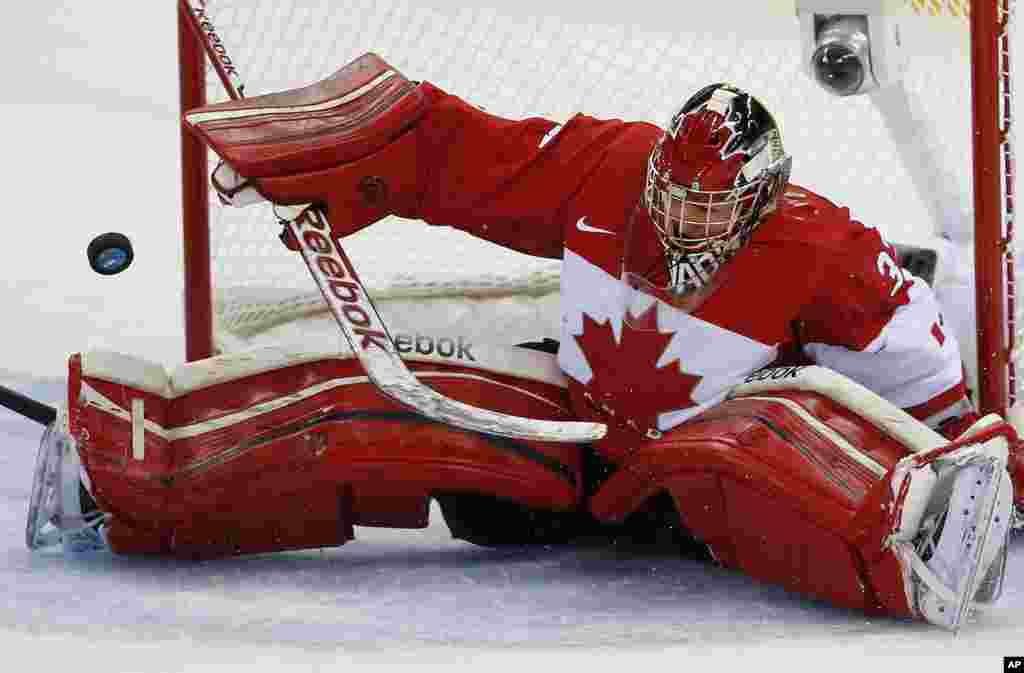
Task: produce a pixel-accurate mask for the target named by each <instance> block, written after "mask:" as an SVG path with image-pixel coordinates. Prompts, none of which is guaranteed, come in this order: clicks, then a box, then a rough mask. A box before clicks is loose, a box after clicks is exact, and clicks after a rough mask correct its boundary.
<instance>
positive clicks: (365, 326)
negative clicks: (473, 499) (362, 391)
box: [279, 206, 605, 442]
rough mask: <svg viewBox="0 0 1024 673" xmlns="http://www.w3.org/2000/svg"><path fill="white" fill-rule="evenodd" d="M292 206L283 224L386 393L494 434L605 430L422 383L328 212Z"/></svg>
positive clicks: (574, 438) (588, 436) (588, 434)
mask: <svg viewBox="0 0 1024 673" xmlns="http://www.w3.org/2000/svg"><path fill="white" fill-rule="evenodd" d="M291 208H295V210H294V211H292V212H293V213H297V214H295V216H294V217H290V218H287V219H282V224H283V225H284V226H285V227H287V229H288V231H289V232H290V233H291V235H292V236H293V237H294V240H296V241H298V242H299V249H300V250H301V251H302V258H303V259H304V260H305V262H306V266H307V267H308V268H309V272H310V274H311V275H312V276H313V280H315V281H316V284H317V287H319V288H320V292H321V294H323V297H324V301H326V302H327V306H328V307H329V308H330V310H331V313H332V314H333V315H334V319H335V320H336V321H337V323H338V326H339V327H341V331H342V333H343V334H344V335H345V339H346V340H347V341H348V343H349V346H350V347H351V348H352V352H353V353H355V354H356V355H357V356H358V357H359V360H360V362H362V364H363V367H364V368H365V369H366V374H367V376H369V377H370V380H371V381H373V383H374V384H375V385H376V386H377V388H378V389H379V390H380V391H381V392H382V393H384V394H385V395H387V396H388V397H390V398H391V399H393V400H395V401H396V402H399V403H401V404H403V405H405V406H407V407H410V408H412V409H413V410H415V411H417V412H419V413H420V414H422V415H423V416H426V417H427V418H430V419H433V420H436V421H440V422H442V423H446V424H448V425H452V426H455V427H459V428H464V429H467V430H474V431H477V432H485V433H488V434H492V435H501V436H503V437H518V438H522V439H536V440H541V441H547V442H590V441H594V440H597V439H600V438H601V437H602V436H604V433H605V426H604V425H602V424H599V423H582V422H563V421H544V420H539V419H533V418H523V417H520V416H510V415H508V414H502V413H498V412H495V411H489V410H487V409H481V408H479V407H474V406H471V405H468V404H465V403H463V402H458V401H456V400H453V399H451V398H448V397H445V396H444V395H442V394H440V393H439V392H437V391H436V390H434V389H433V388H430V387H429V386H426V385H424V384H423V383H421V382H420V381H419V379H417V378H416V376H415V375H414V374H413V373H412V372H411V371H409V368H408V367H406V366H405V362H404V361H403V360H402V358H401V356H399V354H398V349H397V348H396V347H395V343H394V341H393V340H392V339H391V335H390V334H388V331H387V327H386V326H385V325H384V321H383V320H382V319H381V317H380V314H379V313H377V309H376V307H374V305H373V302H372V301H371V300H370V296H369V295H368V294H367V292H366V288H365V287H364V286H363V284H362V282H361V281H360V280H359V276H358V274H357V273H356V270H355V267H354V266H353V265H352V261H351V260H350V259H349V258H348V255H346V254H345V251H344V250H343V249H342V247H341V246H340V245H339V244H338V242H337V239H335V238H334V237H333V236H331V234H330V232H331V228H330V224H329V223H328V222H327V220H326V218H325V217H324V214H323V213H322V212H321V211H320V210H318V209H317V208H315V207H313V206H306V207H289V210H290V209H291ZM282 210H284V209H283V208H281V209H279V212H280V211H282Z"/></svg>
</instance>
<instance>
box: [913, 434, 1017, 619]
mask: <svg viewBox="0 0 1024 673" xmlns="http://www.w3.org/2000/svg"><path fill="white" fill-rule="evenodd" d="M992 453H995V454H996V455H992ZM998 453H999V452H998V451H992V452H990V451H978V450H977V447H968V448H967V449H965V450H963V452H958V454H960V456H959V458H956V456H957V454H953V456H952V457H951V458H952V459H951V460H948V461H943V462H942V463H940V464H939V465H938V469H937V472H938V480H937V482H936V485H935V490H934V491H933V493H935V494H943V493H949V497H948V500H947V501H946V503H945V507H944V508H940V509H939V511H935V512H926V514H925V518H924V521H923V523H922V526H921V532H920V534H919V536H918V538H917V543H916V551H917V558H916V559H914V561H913V562H912V564H911V565H912V567H913V575H914V576H913V581H914V586H915V591H916V599H917V608H918V610H919V611H920V613H921V616H922V617H924V618H925V619H926V620H928V621H929V622H931V623H933V624H936V625H937V626H941V627H944V628H947V629H950V630H952V631H954V632H955V631H958V630H959V629H960V627H961V625H962V624H963V621H964V619H965V618H966V616H967V614H968V613H969V612H971V611H972V608H975V607H983V606H986V605H990V604H992V603H994V602H995V601H996V600H997V599H998V598H999V596H1000V594H1001V592H1002V587H1003V579H1004V577H1005V574H1006V555H1007V546H1008V543H1009V534H1010V523H1011V516H1012V496H1013V488H1012V485H1011V483H1010V478H1009V475H1008V474H1007V471H1006V459H1005V453H1004V455H1002V456H1000V455H998ZM941 499H942V498H941V495H940V497H939V498H934V499H933V502H935V500H940V501H941Z"/></svg>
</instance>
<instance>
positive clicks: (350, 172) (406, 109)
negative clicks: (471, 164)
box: [184, 53, 426, 236]
mask: <svg viewBox="0 0 1024 673" xmlns="http://www.w3.org/2000/svg"><path fill="white" fill-rule="evenodd" d="M425 112H426V100H425V97H424V96H423V93H422V91H421V89H420V88H419V87H417V86H416V85H415V84H414V83H413V82H410V81H409V80H408V79H406V78H405V77H404V76H403V75H402V74H401V73H400V72H398V70H396V69H395V68H393V67H391V66H390V65H388V64H387V63H386V62H385V61H384V60H383V59H382V58H381V57H380V56H378V55H376V54H372V53H370V54H365V55H363V56H361V57H359V58H358V59H356V60H355V61H353V62H352V63H350V64H348V65H346V66H345V67H343V68H342V69H341V70H339V71H337V72H336V73H334V74H333V75H331V76H330V77H328V78H327V79H324V80H322V81H320V82H317V83H315V84H312V85H310V86H306V87H303V88H300V89H293V90H290V91H284V92H279V93H272V94H268V95H263V96H255V97H252V98H246V99H242V100H238V101H230V102H226V103H218V104H215V105H209V106H205V107H202V108H197V109H195V110H190V111H189V112H187V113H186V114H185V116H184V124H185V126H186V128H188V129H189V130H191V131H192V132H193V133H195V134H196V135H197V137H199V138H200V139H201V140H202V141H203V142H204V143H206V144H207V145H208V146H209V147H210V148H211V149H213V151H214V152H216V153H217V154H218V155H219V156H220V157H221V158H222V159H224V160H225V161H226V162H227V163H228V164H229V165H231V167H232V168H234V169H235V171H237V172H238V173H239V174H240V175H242V176H243V177H245V178H247V179H249V180H250V181H252V182H253V184H254V186H255V187H256V188H257V189H258V190H259V192H260V193H261V194H262V195H263V196H264V198H266V199H268V200H269V201H272V202H274V203H278V204H286V205H296V204H306V203H318V204H327V206H328V211H329V214H330V215H331V220H332V224H333V225H334V226H335V227H336V231H335V233H336V234H337V235H339V236H340V235H345V234H347V233H352V232H354V231H356V230H358V229H360V228H362V227H364V226H367V225H369V224H372V223H373V222H375V221H377V220H379V219H381V218H382V217H384V216H386V215H389V214H397V215H403V216H406V217H412V216H414V212H413V211H414V210H415V208H416V204H415V194H416V193H417V192H416V189H415V183H416V179H417V166H416V161H415V151H414V150H415V143H413V142H412V141H413V138H412V136H411V135H410V134H407V133H406V131H408V129H410V128H411V127H412V126H414V125H415V124H416V122H417V121H419V119H420V118H421V117H422V116H423V114H424V113H425ZM402 138H404V142H398V141H399V139H402Z"/></svg>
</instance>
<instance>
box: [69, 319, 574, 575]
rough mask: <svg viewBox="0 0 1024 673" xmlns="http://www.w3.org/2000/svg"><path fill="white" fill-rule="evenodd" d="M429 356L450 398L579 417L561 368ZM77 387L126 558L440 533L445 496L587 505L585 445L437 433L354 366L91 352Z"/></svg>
mask: <svg viewBox="0 0 1024 673" xmlns="http://www.w3.org/2000/svg"><path fill="white" fill-rule="evenodd" d="M411 338H417V339H419V340H420V341H423V340H424V339H427V337H411ZM432 345H433V348H431V349H429V350H430V352H431V354H429V355H416V356H414V357H410V362H409V364H410V367H411V368H412V370H413V371H414V372H415V374H416V375H417V376H418V377H420V378H421V379H422V380H424V381H426V382H427V383H428V384H429V385H431V386H432V387H435V388H437V389H438V390H440V391H441V392H442V393H443V394H445V395H448V396H450V397H453V398H455V399H458V400H460V401H463V402H466V403H469V404H474V405H478V406H484V407H488V406H493V408H496V409H500V410H502V411H506V412H510V413H516V414H520V415H524V416H531V417H536V418H544V419H551V420H557V419H566V418H568V411H567V408H566V399H565V382H564V379H562V377H561V374H560V373H559V372H558V370H557V365H556V364H555V361H554V358H553V356H550V355H548V354H546V353H540V352H536V351H529V350H526V349H515V348H507V349H503V348H492V349H488V348H486V347H484V346H481V345H473V344H469V343H468V342H466V341H465V340H460V339H459V338H458V337H451V338H448V337H441V338H435V339H433V344H432ZM423 350H427V349H426V348H424V349H423ZM513 372H519V374H518V375H517V374H514V373H513ZM69 382H70V385H69V416H70V425H71V431H72V433H73V436H75V437H76V438H77V440H78V445H79V451H80V454H81V458H82V463H83V466H84V468H85V470H86V472H87V474H88V477H89V480H90V483H91V488H92V492H93V495H94V498H95V499H96V501H97V503H98V504H99V506H100V508H101V509H102V510H104V511H106V512H109V513H110V514H111V515H112V519H111V522H110V526H109V528H108V539H109V541H110V544H111V547H112V548H113V550H114V551H115V552H118V553H136V554H138V553H145V554H173V555H177V556H183V557H212V556H223V555H229V554H242V553H253V552H266V551H276V550H282V549H300V548H312V547H328V546H336V545H341V544H344V543H345V542H346V541H348V540H350V539H352V538H353V526H356V525H364V526H389V527H399V528H422V527H424V526H426V525H427V523H428V521H427V516H428V503H429V498H430V496H431V495H432V494H435V493H442V492H443V493H459V492H464V493H481V494H485V495H492V496H496V497H499V498H504V499H508V500H512V501H514V502H518V503H521V504H523V505H526V506H528V507H534V508H542V509H547V510H558V511H569V510H574V509H576V508H577V506H578V504H579V502H580V498H581V494H582V486H583V485H582V483H581V477H580V457H579V453H578V452H579V449H578V447H575V446H570V445H563V444H548V443H543V444H542V443H529V442H521V441H516V440H509V439H504V438H497V437H493V436H488V435H482V434H478V433H471V432H466V431H463V430H459V429H455V428H451V427H448V426H445V425H441V424H439V423H436V422H433V421H430V420H428V419H426V418H424V417H422V416H419V415H416V414H414V413H412V412H409V411H407V410H405V409H404V408H402V407H399V406H398V405H396V404H395V403H393V402H391V401H390V400H388V399H386V398H384V397H383V396H382V395H381V394H380V393H379V392H378V391H377V390H376V388H375V387H374V386H373V384H372V383H370V382H369V380H368V379H367V377H366V376H365V374H364V373H363V371H362V369H361V367H360V366H359V364H358V361H357V360H355V359H354V358H353V357H351V356H349V355H348V354H347V353H346V354H342V355H339V354H336V353H310V352H303V351H301V350H295V351H289V350H287V349H284V348H279V347H272V348H262V349H257V350H254V351H247V352H243V353H240V354H235V355H229V356H219V357H215V358H210V359H208V360H203V361H200V362H196V363H191V364H187V365H183V366H181V367H179V368H178V369H176V370H175V371H174V372H172V373H170V374H168V373H167V372H166V371H165V370H164V369H163V368H162V367H160V366H158V365H153V364H151V363H147V362H144V361H141V360H139V359H136V358H132V357H129V356H124V355H119V354H116V353H109V352H102V351H94V352H90V353H86V354H82V355H76V356H74V357H73V358H72V359H71V376H70V379H69Z"/></svg>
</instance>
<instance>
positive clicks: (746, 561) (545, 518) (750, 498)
mask: <svg viewBox="0 0 1024 673" xmlns="http://www.w3.org/2000/svg"><path fill="white" fill-rule="evenodd" d="M473 352H474V355H475V361H474V362H472V363H470V362H467V361H455V360H454V359H453V358H450V357H449V358H446V357H444V356H439V355H437V354H436V352H435V354H434V355H431V356H422V355H412V356H411V357H410V362H411V365H412V367H413V369H414V371H416V373H417V376H419V377H421V378H424V379H430V380H432V383H433V384H435V385H438V386H439V387H441V388H443V389H444V390H445V392H446V393H447V394H450V395H452V396H454V397H456V398H459V399H465V400H467V401H473V402H476V403H480V402H481V401H483V400H484V399H486V400H487V401H488V402H489V403H491V404H495V405H500V406H501V407H502V408H503V409H507V410H512V411H515V412H529V413H532V414H543V415H546V417H548V418H551V419H558V418H565V417H566V416H565V414H566V413H567V412H566V411H565V409H566V408H567V399H566V392H565V387H564V385H565V383H564V380H563V379H561V374H560V373H559V372H558V370H557V366H556V363H555V361H554V358H553V356H551V355H550V354H547V353H541V352H537V351H533V350H527V349H521V348H504V349H493V348H490V349H489V348H483V347H480V346H479V345H478V346H474V350H473ZM513 372H516V373H513ZM69 405H70V406H69V407H68V409H67V413H65V414H62V416H61V419H62V420H61V421H59V422H58V424H57V425H56V426H54V427H51V430H50V431H49V432H48V433H47V437H46V439H45V441H44V443H43V446H42V448H41V452H40V460H39V462H38V467H37V473H36V483H35V485H34V488H33V511H32V513H31V514H30V519H29V527H28V542H29V545H30V546H32V547H38V546H44V545H47V544H53V543H56V542H58V541H62V542H64V543H65V545H66V546H68V547H71V548H73V549H81V548H87V547H90V546H99V545H101V544H104V545H109V547H110V548H112V549H113V550H114V551H115V552H119V553H128V554H166V555H176V556H183V557H189V558H193V557H210V556H221V555H231V554H244V553H252V552H268V551H275V550H282V549H299V548H311V547H329V546H337V545H341V544H344V543H345V542H347V541H349V540H351V539H352V538H353V537H354V531H353V526H355V525H370V526H390V527H398V528H419V527H423V526H426V525H427V516H428V507H427V503H428V501H429V498H431V497H437V498H438V499H439V500H440V501H441V502H442V504H443V506H444V507H443V511H444V513H445V515H446V517H452V518H451V519H450V520H449V525H450V527H451V529H452V530H453V531H454V532H455V534H456V535H458V536H460V537H465V538H467V539H470V541H474V542H478V543H483V544H492V545H493V544H528V543H541V544H550V543H553V542H566V541H569V540H570V539H571V538H572V537H573V536H574V535H575V534H577V533H579V532H581V531H584V530H587V528H586V521H587V520H588V515H592V516H595V517H597V518H598V519H600V520H602V521H605V522H609V523H614V522H621V521H624V520H627V519H628V518H629V516H630V515H631V514H632V513H634V512H638V511H641V510H643V509H644V507H645V505H646V504H647V503H650V502H651V501H652V499H654V498H658V497H663V496H665V495H666V494H667V495H668V496H669V497H670V499H671V501H672V502H673V503H674V505H675V508H676V510H677V512H678V514H679V517H680V523H681V524H682V525H683V526H684V527H685V529H686V530H688V531H690V532H692V534H693V535H694V536H695V537H696V538H698V539H699V540H701V541H702V542H703V543H704V544H706V545H707V547H708V549H709V551H710V552H711V554H712V555H713V557H714V558H715V559H717V561H718V562H719V563H721V564H722V565H724V566H726V567H730V568H735V569H738V570H741V571H742V572H744V573H747V574H749V575H751V576H753V577H755V578H758V579H761V580H764V581H768V582H771V583H775V584H780V585H782V586H784V587H786V588H787V589H790V590H793V591H797V592H800V593H803V594H806V595H810V596H814V597H817V598H819V599H823V600H826V601H828V602H830V603H832V604H834V605H839V606H843V607H849V608H856V609H860V610H863V611H865V612H867V613H869V614H888V615H894V616H902V617H914V618H920V619H925V620H927V621H929V622H931V623H934V624H938V625H940V626H943V627H945V628H950V629H957V628H959V627H960V626H961V625H962V623H963V620H964V618H965V616H966V615H967V614H968V613H969V611H970V610H971V609H972V608H975V607H983V606H987V605H990V604H992V603H993V602H995V600H996V599H997V598H998V597H999V594H1000V590H1001V587H1002V583H1003V577H1004V574H1005V559H1006V551H1007V542H1008V537H1009V530H1010V522H1011V509H1012V505H1011V493H1012V485H1011V483H1010V479H1009V476H1008V474H1007V471H1006V456H1007V443H1008V441H1016V435H1015V433H1014V430H1013V429H1012V428H1011V427H1010V426H1009V425H1007V424H1006V423H1004V422H1003V421H1002V420H1001V419H999V418H998V417H995V416H990V417H986V418H985V419H983V420H982V421H980V422H979V423H978V424H977V426H976V427H974V428H972V429H971V430H970V431H969V432H968V433H966V434H965V436H964V437H963V438H961V439H960V440H958V441H957V442H953V443H949V442H947V441H946V440H944V439H943V438H942V437H941V436H940V435H938V434H936V433H935V432H933V431H932V430H930V429H929V428H927V427H926V426H924V425H923V424H921V423H920V422H918V421H917V420H915V419H913V418H912V417H910V416H909V415H907V414H905V413H904V412H902V411H901V410H899V409H897V408H895V407H894V406H892V405H891V404H889V403H887V402H886V401H884V400H883V399H881V398H879V397H877V396H876V395H874V394H873V393H871V392H869V391H867V390H866V389H864V388H861V387H860V386H858V385H857V384H854V383H852V382H850V381H848V380H846V379H844V378H843V377H841V376H839V375H837V374H835V373H834V372H831V371H829V370H826V369H823V368H820V367H803V368H800V367H791V368H785V369H781V370H766V371H765V372H762V373H760V374H758V375H756V376H754V377H751V380H750V382H749V383H746V384H744V385H741V386H739V387H738V388H737V389H736V390H734V391H733V393H732V395H731V396H730V399H728V400H727V401H726V402H723V403H722V404H721V405H719V406H718V407H716V408H714V409H712V410H710V411H708V412H706V413H705V414H703V415H701V416H699V417H698V418H696V419H694V420H693V421H691V422H690V423H688V424H686V425H684V426H682V427H681V428H679V429H678V430H677V431H674V432H672V433H669V434H667V435H666V436H665V437H663V438H662V439H660V440H656V441H651V442H648V443H645V444H643V445H642V446H641V447H639V448H638V449H637V451H635V452H634V453H633V454H632V455H631V456H630V457H629V459H628V460H627V461H626V462H625V463H624V464H623V465H622V466H621V467H620V468H618V469H617V470H615V471H614V472H613V473H612V474H611V475H610V476H609V477H607V478H606V479H605V480H604V481H600V480H598V479H596V478H595V477H594V476H590V477H587V475H586V473H585V470H584V467H583V466H584V465H585V464H586V460H585V451H586V449H582V448H580V447H576V446H569V445H564V444H540V443H521V442H516V441H513V440H507V439H500V438H496V437H488V436H484V435H479V434H475V433H467V432H464V431H460V430H456V429H453V428H451V427H449V426H446V425H442V424H439V423H432V422H428V421H426V420H425V419H423V418H422V417H419V416H416V415H414V414H410V413H407V412H404V411H403V410H402V409H401V408H399V407H398V406H397V405H395V404H394V403H393V402H391V401H389V400H388V399H387V398H385V397H383V396H382V395H381V394H380V393H379V392H377V391H376V389H375V388H374V387H373V386H372V385H370V384H369V382H368V381H367V379H366V378H365V377H364V376H362V375H361V372H360V371H359V368H358V365H357V363H356V361H355V360H354V359H353V358H352V357H350V356H349V357H346V356H338V355H337V354H326V353H320V354H317V353H301V352H289V351H287V350H280V349H262V350H259V351H255V352H250V353H243V354H240V355H228V356H220V357H217V358H212V359H210V360H208V361H203V362H200V363H193V364H189V365H184V366H182V367H181V368H179V369H178V370H177V371H175V372H174V373H172V374H170V375H168V374H166V373H165V372H164V371H163V369H162V368H161V367H159V366H157V365H153V364H150V363H145V362H142V361H139V360H136V359H134V358H129V357H126V356H119V355H116V354H111V353H88V354H85V355H82V356H76V357H74V358H73V359H72V364H71V378H70V390H69ZM588 492H592V493H593V495H592V496H591V497H589V498H588V497H587V496H586V494H587V493H588ZM460 498H461V499H462V500H460ZM474 514H476V516H475V515H474ZM456 517H458V518H456Z"/></svg>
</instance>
